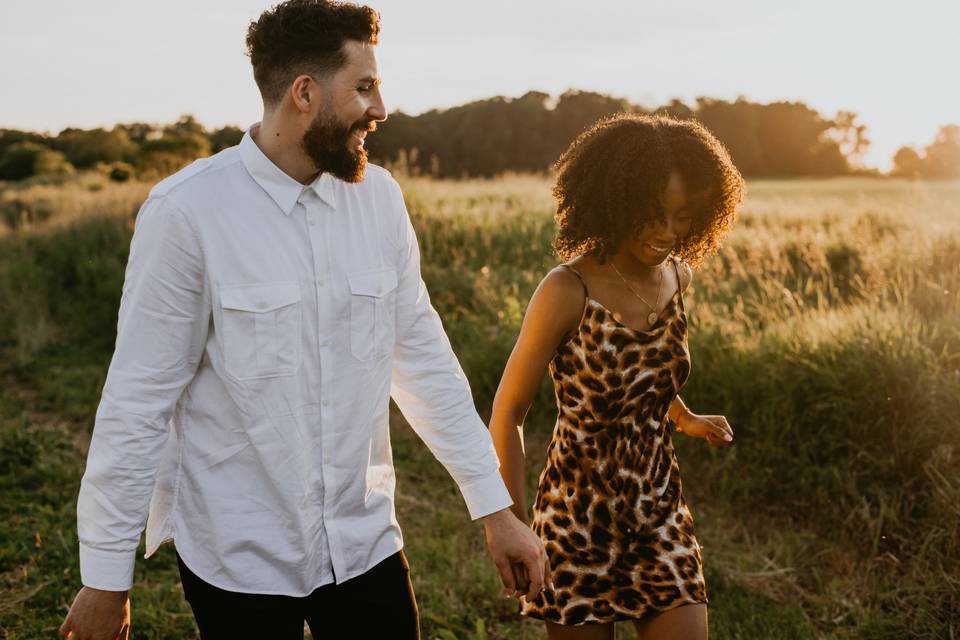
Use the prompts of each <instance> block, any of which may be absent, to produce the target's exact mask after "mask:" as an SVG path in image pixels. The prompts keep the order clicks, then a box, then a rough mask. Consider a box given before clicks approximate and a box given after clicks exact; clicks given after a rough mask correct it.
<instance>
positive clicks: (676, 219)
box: [623, 171, 693, 267]
mask: <svg viewBox="0 0 960 640" xmlns="http://www.w3.org/2000/svg"><path fill="white" fill-rule="evenodd" d="M689 204H690V203H689V200H688V198H687V190H686V187H685V186H684V184H683V178H681V177H680V174H679V173H677V172H676V171H674V172H672V173H671V174H670V178H669V180H668V181H667V188H666V190H665V191H664V193H663V206H664V210H665V212H666V224H664V223H663V222H660V221H657V222H654V223H653V224H652V225H648V226H646V227H644V228H643V229H641V230H640V232H639V234H637V236H636V237H635V238H633V239H631V240H629V241H627V242H625V243H624V244H623V248H624V249H626V250H627V251H629V252H630V253H631V254H632V255H633V257H634V258H635V259H636V260H637V261H639V262H641V263H643V264H645V265H648V266H651V267H652V266H656V265H658V264H660V263H661V262H663V261H664V260H666V259H667V256H669V255H670V252H671V251H673V250H674V248H675V247H676V246H677V245H678V244H679V243H680V241H681V240H682V239H683V238H684V237H685V236H686V235H687V233H688V232H689V231H690V225H691V224H692V223H693V213H692V212H691V211H690V209H689V206H688V205H689Z"/></svg>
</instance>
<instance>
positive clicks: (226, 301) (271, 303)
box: [220, 282, 300, 313]
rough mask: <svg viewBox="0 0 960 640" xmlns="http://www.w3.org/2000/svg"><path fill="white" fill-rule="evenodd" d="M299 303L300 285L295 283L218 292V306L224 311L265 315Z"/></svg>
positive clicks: (253, 286) (243, 286)
mask: <svg viewBox="0 0 960 640" xmlns="http://www.w3.org/2000/svg"><path fill="white" fill-rule="evenodd" d="M297 302H300V285H299V284H298V283H296V282H278V283H272V284H256V285H241V286H237V287H229V288H224V289H221V290H220V306H222V307H223V308H224V309H235V310H237V311H251V312H253V313H266V312H268V311H275V310H277V309H279V308H281V307H286V306H287V305H291V304H294V303H297Z"/></svg>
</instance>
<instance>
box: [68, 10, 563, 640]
mask: <svg viewBox="0 0 960 640" xmlns="http://www.w3.org/2000/svg"><path fill="white" fill-rule="evenodd" d="M378 33H379V17H378V15H377V14H376V13H375V12H374V11H373V10H372V9H370V8H368V7H360V6H356V5H350V4H341V3H334V2H327V1H325V0H289V1H288V2H285V3H284V4H281V5H279V6H277V7H275V8H274V9H272V10H270V11H267V12H266V13H264V14H263V15H262V16H261V17H260V18H259V20H258V21H257V22H255V23H252V24H251V25H250V28H249V31H248V34H247V46H248V51H249V54H250V57H251V61H252V64H253V69H254V77H255V79H256V82H257V85H258V87H259V88H260V91H261V94H262V96H263V101H264V115H263V121H262V122H261V123H260V124H259V125H254V126H253V127H251V129H250V130H249V131H247V133H246V135H245V136H244V138H243V140H242V141H241V143H240V144H239V145H238V146H237V147H233V148H230V149H227V150H225V151H223V152H221V153H219V154H217V155H215V156H213V157H211V158H207V159H203V160H198V161H197V162H195V163H193V164H192V165H190V166H189V167H187V168H185V169H183V170H182V171H180V172H178V173H177V174H175V175H173V176H171V177H169V178H167V179H166V180H163V181H162V182H160V183H159V184H158V185H157V186H156V187H155V188H154V189H153V190H152V191H151V193H150V196H149V198H148V200H147V201H146V203H145V204H144V205H143V208H142V209H141V211H140V213H139V215H138V218H137V225H136V230H135V233H134V237H133V241H132V243H131V250H130V258H129V263H128V266H127V272H126V279H125V282H124V287H123V295H122V299H121V304H120V314H119V322H118V335H117V344H116V351H115V353H114V357H113V360H112V362H111V365H110V369H109V372H108V374H107V380H106V383H105V386H104V390H103V397H102V399H101V403H100V406H99V409H98V411H97V417H96V424H95V428H94V434H93V440H92V442H91V445H90V452H89V456H88V460H87V470H86V473H85V475H84V478H83V482H82V485H81V490H80V497H79V501H78V530H79V537H80V570H81V578H82V582H83V584H84V587H83V588H82V589H81V591H80V592H79V593H78V595H77V597H76V600H75V601H74V603H73V606H72V607H71V609H70V612H69V614H68V615H67V618H66V620H65V621H64V624H63V627H62V628H61V633H62V634H63V635H67V636H69V637H72V638H75V639H77V640H86V639H88V638H110V639H113V638H116V637H122V638H125V637H126V636H127V634H128V633H129V627H130V604H129V600H128V598H127V591H128V589H129V588H130V587H131V584H132V580H133V565H134V556H135V553H136V547H137V544H138V541H139V538H140V534H141V532H142V530H143V527H144V522H145V521H146V533H147V556H149V555H150V554H152V553H153V552H154V551H155V550H156V548H157V546H158V545H159V544H160V543H162V542H163V541H165V540H170V539H173V540H175V546H176V549H177V554H178V561H179V563H180V572H181V578H182V582H183V587H184V593H185V596H186V598H187V600H188V601H189V603H190V605H191V607H192V608H193V611H194V614H195V616H196V619H197V624H198V627H199V628H200V632H201V635H202V637H203V638H205V639H209V638H226V637H230V638H247V637H249V638H271V639H284V638H300V637H302V632H303V622H304V620H306V621H307V622H308V623H309V624H310V626H311V629H312V630H313V633H314V635H315V636H316V637H377V638H415V637H417V636H418V621H417V610H416V603H415V599H414V597H413V593H412V590H411V589H410V581H409V576H408V570H407V565H406V560H405V558H404V556H403V553H402V551H401V549H402V546H403V542H402V539H401V535H400V530H399V527H398V526H397V521H396V516H395V508H394V502H393V492H394V485H395V477H394V469H393V462H392V458H391V453H390V443H389V430H388V412H389V397H390V396H392V397H393V398H394V399H395V401H396V402H397V404H398V406H399V407H400V409H401V410H402V411H403V413H404V415H405V416H406V418H407V419H408V421H409V422H410V424H411V425H412V427H413V428H414V429H415V430H416V431H417V433H418V434H419V435H420V436H421V437H422V438H423V440H424V441H425V442H426V443H427V445H428V446H429V447H430V449H431V450H432V452H433V453H434V455H435V456H436V457H437V458H438V459H439V460H440V461H441V462H442V463H443V464H444V465H445V466H446V468H447V469H448V471H449V472H450V474H451V475H452V476H453V478H454V479H455V481H456V482H457V484H458V485H459V488H460V490H461V492H462V494H463V497H464V499H465V501H466V503H467V507H468V509H469V511H470V514H471V516H472V517H473V518H475V519H478V518H482V519H483V523H484V527H485V530H486V537H487V542H488V546H489V549H490V553H491V555H492V557H493V559H494V561H495V563H496V565H497V567H498V570H499V572H500V575H501V578H502V580H503V582H504V585H505V586H506V587H507V589H509V590H512V591H516V592H517V593H519V592H520V591H525V592H526V593H527V594H528V595H531V596H532V595H533V594H535V593H536V592H537V591H538V590H539V589H540V586H541V584H542V580H543V576H544V563H545V555H544V554H543V550H542V547H541V546H540V545H539V542H538V541H537V539H536V538H535V536H533V534H532V533H531V532H530V531H529V530H528V529H527V528H526V527H525V526H524V525H523V524H522V523H521V522H520V521H519V520H517V519H516V517H514V516H513V515H512V514H511V513H510V511H509V509H508V508H509V507H510V505H511V499H510V497H509V494H508V493H507V491H506V488H505V487H504V485H503V483H502V480H501V479H500V475H499V472H498V462H497V458H496V454H495V452H494V449H493V446H492V442H491V439H490V436H489V433H488V432H487V430H486V428H485V426H484V425H483V423H482V422H481V420H480V418H479V417H478V416H477V414H476V411H475V409H474V407H473V404H472V399H471V396H470V390H469V386H468V384H467V382H466V380H465V379H464V376H463V372H462V370H461V368H460V366H459V364H458V362H457V360H456V358H455V356H454V355H453V352H452V350H451V348H450V344H449V341H448V340H447V337H446V335H445V333H444V331H443V328H442V326H441V323H440V319H439V318H438V316H437V314H436V312H435V311H434V309H433V308H432V306H431V304H430V300H429V296H428V295H427V291H426V289H425V287H424V284H423V281H422V279H421V277H420V265H419V251H418V248H417V240H416V237H415V235H414V232H413V228H412V226H411V224H410V220H409V217H408V215H407V213H406V210H405V208H404V206H403V199H402V196H401V193H400V190H399V187H398V186H397V184H396V182H395V181H394V180H393V179H392V178H391V177H390V175H389V174H388V173H387V172H386V171H384V170H383V169H380V168H379V167H375V166H372V165H371V166H367V165H366V154H365V151H364V147H363V145H364V138H365V137H366V135H367V133H368V132H370V131H373V130H375V128H376V123H377V122H382V121H384V120H385V119H386V117H387V113H386V110H385V108H384V104H383V100H382V98H381V96H380V89H379V83H380V80H379V76H378V72H377V63H376V58H375V56H374V45H375V44H376V43H377V36H378ZM148 511H149V518H148ZM515 576H516V578H515Z"/></svg>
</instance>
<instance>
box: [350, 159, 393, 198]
mask: <svg viewBox="0 0 960 640" xmlns="http://www.w3.org/2000/svg"><path fill="white" fill-rule="evenodd" d="M355 184H356V186H357V187H359V188H361V189H369V190H372V191H376V190H380V189H385V190H388V191H391V192H395V193H400V184H399V183H398V182H397V180H396V178H394V177H393V174H392V173H390V172H389V171H387V170H386V169H384V168H383V167H381V166H380V165H377V164H371V163H367V168H366V171H365V173H364V175H363V180H361V181H360V182H358V183H355Z"/></svg>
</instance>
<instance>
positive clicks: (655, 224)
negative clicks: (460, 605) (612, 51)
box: [490, 115, 743, 639]
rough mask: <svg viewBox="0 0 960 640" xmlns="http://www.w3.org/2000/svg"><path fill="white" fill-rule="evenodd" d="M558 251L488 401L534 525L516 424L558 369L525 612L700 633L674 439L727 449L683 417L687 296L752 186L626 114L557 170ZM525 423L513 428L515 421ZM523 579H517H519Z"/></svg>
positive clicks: (698, 145) (708, 146)
mask: <svg viewBox="0 0 960 640" xmlns="http://www.w3.org/2000/svg"><path fill="white" fill-rule="evenodd" d="M558 170H559V175H558V178H557V184H556V186H555V188H554V195H555V197H556V198H557V202H558V208H557V214H556V219H557V222H558V225H559V230H558V235H557V238H556V240H555V242H554V247H555V249H556V250H557V253H558V254H559V256H560V258H561V260H564V261H565V263H564V264H561V265H560V266H559V267H557V268H555V269H553V270H552V271H550V272H549V273H548V274H547V275H546V277H544V279H543V280H542V281H541V283H540V285H539V286H538V287H537V290H536V291H535V292H534V294H533V297H532V298H531V300H530V303H529V306H528V308H527V312H526V315H525V317H524V321H523V326H522V328H521V331H520V336H519V338H518V340H517V344H516V346H515V347H514V349H513V352H512V353H511V355H510V359H509V361H508V362H507V366H506V369H505V370H504V374H503V378H502V380H501V382H500V386H499V388H498V390H497V395H496V398H495V400H494V407H493V416H492V419H491V424H490V428H491V431H492V433H493V438H494V442H495V444H496V447H497V452H498V454H499V456H500V460H501V465H502V466H501V472H502V474H503V477H504V479H505V481H506V483H507V487H508V488H509V490H510V492H511V495H512V496H513V499H514V507H513V508H514V511H515V513H516V515H517V516H518V517H520V518H522V519H524V520H526V517H527V514H526V508H525V505H526V498H525V492H524V470H523V464H524V453H523V441H522V423H523V419H524V417H525V415H526V413H527V410H528V409H529V407H530V404H531V402H532V401H533V398H534V396H535V395H536V391H537V388H538V386H539V383H540V381H541V379H542V378H543V374H544V371H545V370H546V369H548V368H549V371H550V374H551V376H552V379H553V383H554V388H555V391H556V397H557V407H558V410H559V415H558V417H557V422H556V426H555V429H554V433H553V437H552V440H551V442H550V445H549V447H548V448H547V464H546V467H545V468H544V470H543V472H542V474H541V475H540V482H539V487H538V490H537V496H536V500H535V504H534V508H533V529H534V531H535V532H536V533H537V534H538V535H539V536H540V537H541V539H542V540H543V542H544V546H545V548H546V551H547V555H548V557H549V560H550V565H551V578H552V580H551V582H552V586H550V584H549V582H548V586H547V587H546V588H545V590H543V591H541V593H540V594H539V595H538V596H537V597H536V598H534V599H532V600H524V601H523V604H522V613H523V614H524V615H528V616H532V617H537V618H541V619H543V620H545V621H546V624H547V629H548V635H549V637H550V638H576V639H588V638H590V639H592V638H604V639H609V638H613V637H614V622H615V621H617V620H632V621H633V623H634V624H635V625H636V627H637V629H638V632H639V633H640V634H641V636H642V637H645V638H646V637H650V638H658V639H659V638H672V637H676V638H685V639H690V638H706V637H707V622H706V618H707V615H706V602H707V592H706V586H705V584H704V580H703V573H702V567H701V559H700V548H699V545H698V544H697V540H696V538H695V536H694V531H693V519H692V516H691V514H690V510H689V509H688V508H687V505H686V503H685V501H684V498H683V492H682V490H681V484H680V472H679V467H678V465H677V460H676V456H675V454H674V449H673V441H672V437H673V432H672V430H671V429H670V428H669V425H670V423H672V424H674V425H675V426H676V430H677V431H680V432H683V433H684V434H686V435H687V436H691V437H697V438H704V439H705V440H706V441H707V442H708V443H710V444H712V445H716V446H721V445H727V444H730V443H731V442H732V440H733V432H732V430H731V428H730V425H729V424H728V423H727V421H726V419H725V418H724V417H723V416H702V415H696V414H694V413H691V412H690V411H689V410H688V409H687V407H686V406H685V405H684V403H683V401H682V400H681V399H680V397H679V395H678V393H679V391H680V388H681V387H682V386H683V384H684V382H686V380H687V377H688V375H689V373H690V359H689V352H688V349H687V340H686V330H687V320H686V315H685V311H684V302H683V291H684V290H685V289H686V288H687V287H688V286H689V285H690V280H691V277H692V271H691V265H693V266H695V265H697V264H698V263H699V262H700V261H701V260H702V259H703V258H704V257H705V256H707V255H708V254H710V253H713V252H715V251H716V249H717V248H718V246H719V244H720V240H721V238H722V236H723V234H724V233H725V232H726V231H727V229H728V228H729V227H730V224H731V223H732V221H733V218H734V215H735V211H736V207H737V205H738V204H739V202H740V200H741V196H742V191H743V180H742V178H741V177H740V174H739V172H738V171H737V169H736V167H734V165H733V163H732V162H731V160H730V157H729V155H728V154H727V152H726V150H725V149H724V148H723V146H722V145H721V144H720V143H719V142H718V141H717V140H716V139H715V138H714V137H713V136H712V135H711V134H710V133H709V132H708V131H707V130H706V129H704V128H703V127H702V126H701V125H699V124H696V123H694V122H689V121H679V120H674V119H671V118H667V117H650V116H639V115H621V116H616V117H613V118H611V119H608V120H605V121H602V122H600V123H598V124H597V125H595V126H594V127H592V128H591V129H590V130H588V131H586V132H585V133H583V134H582V135H581V136H580V137H579V138H578V139H577V140H575V141H574V142H573V143H572V144H571V146H570V148H569V149H567V151H566V152H565V153H564V154H563V155H562V156H561V158H560V160H559V162H558ZM518 425H519V426H518ZM518 579H519V581H520V582H522V581H523V580H524V576H522V575H521V576H518Z"/></svg>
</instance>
